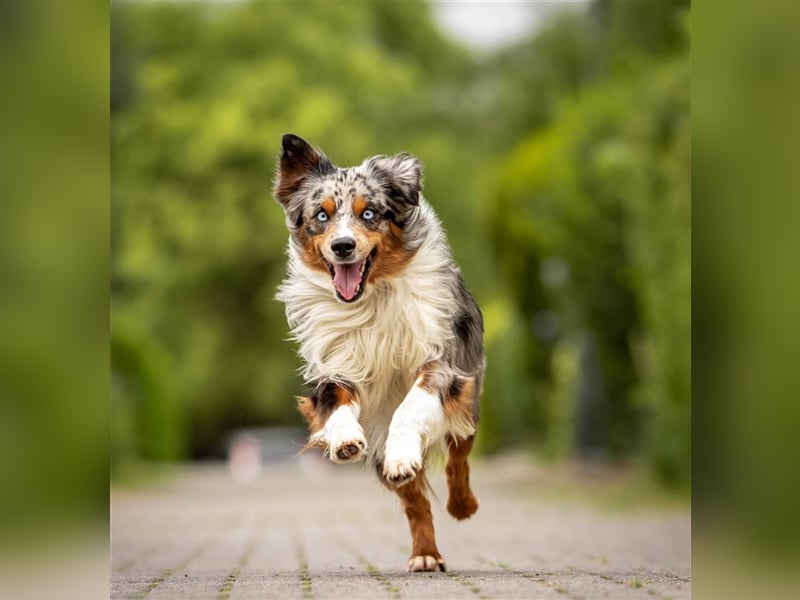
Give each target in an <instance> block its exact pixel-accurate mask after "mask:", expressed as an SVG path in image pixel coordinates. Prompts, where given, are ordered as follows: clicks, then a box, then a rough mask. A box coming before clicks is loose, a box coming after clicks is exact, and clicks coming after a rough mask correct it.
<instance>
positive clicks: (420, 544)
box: [376, 463, 446, 571]
mask: <svg viewBox="0 0 800 600" xmlns="http://www.w3.org/2000/svg"><path fill="white" fill-rule="evenodd" d="M376 469H377V471H378V478H379V479H380V480H381V483H383V485H385V486H386V487H388V488H389V489H390V490H393V491H394V492H395V493H396V494H397V495H398V496H400V500H401V501H402V503H403V509H404V510H405V513H406V517H408V528H409V530H410V531H411V556H410V557H409V558H408V570H409V571H445V570H446V565H445V561H444V559H443V558H442V555H441V554H439V549H438V548H437V547H436V535H435V533H434V531H433V514H432V513H431V504H430V502H429V501H428V498H427V496H426V487H427V481H426V479H425V473H424V471H422V470H420V471H419V472H418V476H417V477H416V478H415V479H413V480H412V481H410V482H409V483H408V485H404V486H402V487H397V486H396V485H394V483H393V482H390V481H387V479H386V478H385V477H384V476H383V465H382V464H380V463H378V464H377V466H376Z"/></svg>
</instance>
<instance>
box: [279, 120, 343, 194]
mask: <svg viewBox="0 0 800 600" xmlns="http://www.w3.org/2000/svg"><path fill="white" fill-rule="evenodd" d="M334 170H335V169H334V166H333V165H332V164H331V161H330V160H329V159H328V157H327V156H325V154H323V153H322V152H320V151H319V150H316V149H315V148H313V147H312V146H311V145H310V144H309V143H308V142H306V141H305V140H304V139H303V138H301V137H298V136H296V135H293V134H291V133H287V134H284V136H283V138H282V140H281V156H280V161H279V163H278V170H277V174H276V176H275V187H274V188H273V193H274V194H275V198H276V200H278V202H280V203H281V204H282V205H283V207H284V208H287V206H288V204H289V202H290V200H291V199H292V195H293V194H294V193H295V192H297V190H298V189H300V186H302V185H303V183H304V182H305V181H306V180H307V179H308V178H309V177H321V176H323V175H327V174H328V173H332V172H333V171H334Z"/></svg>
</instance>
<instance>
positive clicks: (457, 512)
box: [445, 436, 478, 521]
mask: <svg viewBox="0 0 800 600" xmlns="http://www.w3.org/2000/svg"><path fill="white" fill-rule="evenodd" d="M474 440H475V436H470V437H468V438H467V439H462V440H458V439H455V438H453V437H449V440H448V451H449V456H448V458H447V467H446V468H445V472H446V473H447V488H448V492H449V493H448V498H447V512H449V513H450V514H451V515H453V516H454V517H455V518H456V519H458V520H459V521H460V520H462V519H466V518H468V517H471V516H472V515H473V514H475V511H476V510H478V499H477V498H476V497H475V495H474V494H473V493H472V489H471V488H470V487H469V463H468V462H467V457H468V456H469V453H470V451H471V450H472V444H473V442H474Z"/></svg>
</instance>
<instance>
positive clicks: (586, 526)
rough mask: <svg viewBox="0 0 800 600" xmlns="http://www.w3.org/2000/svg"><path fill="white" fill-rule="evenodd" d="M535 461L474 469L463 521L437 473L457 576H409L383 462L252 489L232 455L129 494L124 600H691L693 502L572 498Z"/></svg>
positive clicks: (272, 469) (294, 469)
mask: <svg viewBox="0 0 800 600" xmlns="http://www.w3.org/2000/svg"><path fill="white" fill-rule="evenodd" d="M538 469H539V470H538V471H537V467H535V466H533V465H532V464H531V463H529V462H527V461H525V460H522V459H520V458H510V459H509V458H506V459H499V460H493V461H484V462H475V464H474V466H473V471H472V487H473V489H474V490H475V494H476V495H477V496H478V498H479V499H480V502H481V506H480V509H479V510H478V512H477V514H475V515H474V516H473V517H472V518H470V519H468V520H466V521H462V522H457V521H455V520H454V519H452V518H451V517H450V516H449V515H448V514H447V512H446V510H445V508H444V504H445V503H446V501H447V492H446V487H445V484H444V475H443V473H441V472H439V471H433V472H432V473H431V474H430V480H431V484H432V486H433V489H434V491H435V492H436V494H437V495H438V498H439V501H436V500H432V504H433V513H434V524H435V527H436V536H437V541H438V546H439V550H440V551H441V552H442V555H443V556H444V558H445V560H446V561H447V572H446V573H407V572H406V564H407V560H408V555H409V553H410V538H409V533H408V525H407V522H406V518H405V515H404V513H403V511H402V509H401V507H400V502H399V500H398V498H397V496H396V495H395V494H393V493H392V492H390V491H388V490H386V489H385V488H383V487H382V486H381V485H380V484H379V483H378V481H377V479H376V478H375V477H374V475H373V473H372V472H371V471H370V470H365V469H360V468H358V467H354V466H340V465H331V464H328V463H327V462H322V461H321V460H319V459H317V457H314V456H311V455H310V454H309V455H304V456H302V457H300V458H297V459H293V460H290V461H284V462H279V463H274V464H267V465H266V466H265V467H264V468H263V469H262V470H261V471H260V474H258V476H257V477H254V478H252V480H251V481H250V482H249V483H242V482H241V481H239V482H237V481H236V480H235V478H233V477H232V476H231V473H230V471H229V470H228V469H227V467H226V466H225V465H223V464H219V465H203V466H191V467H186V468H184V469H183V470H180V471H178V472H177V473H176V474H174V475H173V476H171V477H169V478H168V479H163V480H160V482H159V483H158V484H152V485H150V486H148V487H135V488H130V487H122V488H119V487H118V488H115V489H114V491H113V492H112V571H111V596H112V597H113V598H148V599H151V598H152V599H155V598H231V599H235V598H342V599H351V598H353V599H357V598H562V599H563V598H587V599H588V598H688V597H690V593H691V583H690V517H689V512H688V508H685V507H681V506H677V507H676V506H675V505H668V506H666V507H665V506H664V505H658V506H656V505H653V504H652V503H648V504H641V503H636V502H634V503H632V505H625V506H616V505H615V506H609V505H607V503H603V502H601V501H599V500H597V499H593V498H592V496H593V495H594V494H595V492H594V491H593V490H594V489H595V488H596V490H597V495H601V488H602V485H599V484H598V485H595V486H594V487H593V486H592V485H583V486H582V487H580V488H579V493H577V494H576V493H575V492H574V491H573V492H572V493H570V494H567V496H568V497H566V498H564V497H560V495H559V494H553V493H551V490H550V487H551V486H552V485H553V484H552V482H551V481H550V478H549V477H547V476H543V475H542V473H544V472H546V470H544V469H542V468H541V467H539V468H538ZM581 490H582V492H581ZM583 492H585V493H583ZM581 495H585V497H584V498H580V497H578V496H581ZM561 496H563V494H561Z"/></svg>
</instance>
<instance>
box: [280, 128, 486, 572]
mask: <svg viewBox="0 0 800 600" xmlns="http://www.w3.org/2000/svg"><path fill="white" fill-rule="evenodd" d="M421 191H422V164H421V163H420V161H419V160H418V159H416V158H414V157H413V156H411V155H409V154H405V153H401V154H397V155H393V156H375V157H372V158H369V159H367V160H365V161H364V162H363V163H362V164H361V165H359V166H356V167H350V168H338V167H336V166H334V165H333V163H331V161H330V159H329V158H328V157H327V156H326V155H325V154H324V153H323V152H322V151H320V150H318V149H315V148H314V147H312V146H311V145H310V144H309V143H308V142H306V141H305V140H303V139H302V138H300V137H297V136H295V135H292V134H286V135H284V136H283V138H282V147H281V152H280V159H279V164H278V167H277V172H276V176H275V182H274V188H273V193H274V196H275V198H276V200H277V201H278V202H279V203H280V204H281V206H282V207H283V209H284V212H285V217H286V225H287V227H288V229H289V233H290V235H289V248H288V255H289V260H288V275H287V277H286V279H285V280H284V281H283V283H282V284H281V286H280V288H279V290H278V294H277V299H278V300H280V301H281V302H283V303H284V304H285V308H286V317H287V320H288V323H289V326H290V329H291V335H292V339H293V340H294V341H296V342H297V343H298V344H299V353H300V355H301V356H302V358H303V360H304V363H305V366H304V368H303V370H302V373H303V376H304V378H305V380H306V382H307V383H308V384H310V385H313V386H314V392H313V395H312V396H310V397H300V398H298V399H297V401H298V408H299V410H300V412H301V413H302V415H303V417H304V418H305V419H306V421H307V422H308V426H309V432H310V436H309V440H308V444H307V447H311V446H319V447H322V448H324V449H325V451H326V452H327V453H328V454H329V455H330V459H331V460H332V461H333V462H336V463H350V462H356V461H362V460H365V461H366V462H367V464H371V465H373V466H374V468H375V470H376V472H377V474H378V477H379V479H380V481H381V482H382V483H383V484H384V485H385V486H386V487H388V488H390V489H392V490H394V491H395V492H396V493H397V494H398V496H399V497H400V499H401V501H402V504H403V507H404V509H405V513H406V516H407V517H408V522H409V528H410V530H411V540H412V551H411V556H410V558H409V560H408V570H409V571H445V569H446V565H445V561H444V559H443V558H442V555H441V554H440V553H439V550H438V548H437V546H436V540H435V537H434V529H433V517H432V515H431V510H430V503H429V501H428V499H427V492H428V491H429V489H430V488H429V485H428V482H427V479H426V477H425V466H426V460H427V458H428V457H429V455H430V454H432V453H434V452H441V453H442V454H446V455H447V463H446V468H445V473H446V477H447V486H448V501H447V510H448V512H449V513H450V514H451V515H452V516H453V517H455V518H456V519H459V520H461V519H466V518H468V517H470V516H472V515H473V514H474V513H475V511H476V510H477V509H478V500H477V499H476V498H475V495H474V494H473V492H472V489H471V488H470V483H469V464H468V461H467V458H468V455H469V453H470V450H471V449H472V446H473V442H474V438H475V428H476V424H477V421H478V400H479V397H480V394H481V389H482V385H483V377H484V371H485V366H486V365H485V357H484V349H483V317H482V315H481V311H480V309H479V308H478V305H477V303H476V302H475V299H474V298H473V297H472V295H471V294H470V293H469V291H468V290H467V288H466V286H465V284H464V281H463V278H462V276H461V273H460V270H459V268H458V267H457V266H456V264H455V262H454V261H453V258H452V255H451V252H450V248H449V245H448V243H447V239H446V237H445V233H444V230H443V228H442V225H441V223H440V221H439V219H438V218H437V216H436V214H435V213H434V211H433V208H432V207H431V205H430V204H429V203H428V202H427V201H426V200H425V198H423V196H422V194H421Z"/></svg>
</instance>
